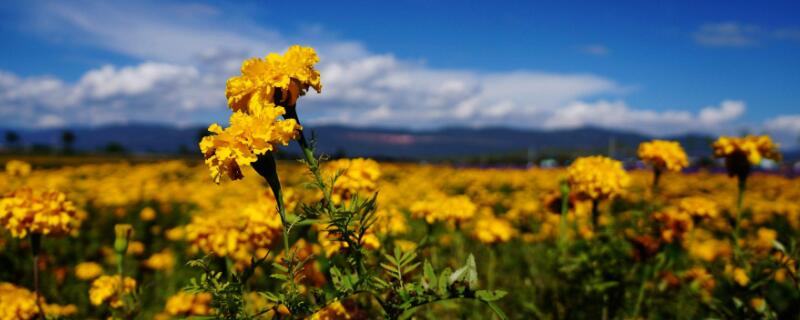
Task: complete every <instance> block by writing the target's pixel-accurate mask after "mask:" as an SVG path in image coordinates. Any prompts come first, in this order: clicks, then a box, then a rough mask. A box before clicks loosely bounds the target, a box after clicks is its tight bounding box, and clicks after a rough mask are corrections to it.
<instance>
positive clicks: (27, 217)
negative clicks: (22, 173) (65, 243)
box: [0, 188, 81, 238]
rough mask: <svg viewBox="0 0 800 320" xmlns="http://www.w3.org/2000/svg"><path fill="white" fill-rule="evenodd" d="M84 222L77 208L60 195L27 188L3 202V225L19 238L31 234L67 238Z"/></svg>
mask: <svg viewBox="0 0 800 320" xmlns="http://www.w3.org/2000/svg"><path fill="white" fill-rule="evenodd" d="M80 221H81V219H80V216H79V215H78V212H77V210H76V209H75V205H74V204H72V202H71V201H69V200H67V197H66V195H64V194H63V193H61V192H58V191H34V190H33V189H30V188H23V189H19V190H17V191H14V192H12V193H10V194H7V195H6V196H5V197H4V198H3V199H0V225H2V226H3V227H4V228H6V229H8V230H9V231H10V232H11V235H13V236H14V237H17V238H24V237H25V236H27V235H28V234H30V233H38V234H42V235H66V234H69V233H71V232H72V231H74V230H77V228H78V226H79V225H80Z"/></svg>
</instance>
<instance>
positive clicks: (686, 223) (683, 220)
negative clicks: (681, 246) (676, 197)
mask: <svg viewBox="0 0 800 320" xmlns="http://www.w3.org/2000/svg"><path fill="white" fill-rule="evenodd" d="M653 220H655V221H657V222H659V224H660V227H661V239H662V240H663V241H664V242H667V243H671V242H673V241H676V240H681V239H683V236H684V235H685V234H686V233H687V232H689V231H690V230H692V228H693V227H694V222H692V217H691V216H690V215H689V213H687V212H684V211H679V210H674V209H671V208H669V209H666V210H664V211H661V212H656V213H654V214H653Z"/></svg>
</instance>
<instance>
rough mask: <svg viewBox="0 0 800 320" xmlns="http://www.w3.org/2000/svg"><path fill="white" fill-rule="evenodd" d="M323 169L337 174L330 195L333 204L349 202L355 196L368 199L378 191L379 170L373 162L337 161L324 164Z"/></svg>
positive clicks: (368, 160) (364, 160) (369, 160)
mask: <svg viewBox="0 0 800 320" xmlns="http://www.w3.org/2000/svg"><path fill="white" fill-rule="evenodd" d="M325 169H326V170H327V171H328V172H331V173H337V172H338V173H339V177H338V178H337V179H336V183H334V185H333V192H332V194H331V198H332V199H331V200H332V201H333V202H334V203H341V202H342V201H347V200H350V199H351V198H352V197H354V196H356V195H360V196H362V197H369V196H372V194H373V193H375V192H376V191H378V179H380V177H381V168H380V165H378V162H376V161H375V160H372V159H364V158H356V159H339V160H336V161H331V162H328V163H326V164H325Z"/></svg>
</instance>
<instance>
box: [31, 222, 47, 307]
mask: <svg viewBox="0 0 800 320" xmlns="http://www.w3.org/2000/svg"><path fill="white" fill-rule="evenodd" d="M41 248H42V235H41V234H39V233H32V234H31V253H32V254H33V293H34V295H35V297H36V308H37V309H38V310H39V319H42V320H43V319H44V318H45V317H44V308H42V298H41V291H40V289H39V254H40V251H41Z"/></svg>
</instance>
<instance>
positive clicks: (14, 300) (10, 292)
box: [0, 282, 78, 320]
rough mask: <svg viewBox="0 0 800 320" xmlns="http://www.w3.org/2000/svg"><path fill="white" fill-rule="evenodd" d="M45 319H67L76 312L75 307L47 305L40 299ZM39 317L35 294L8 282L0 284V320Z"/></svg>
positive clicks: (25, 319) (20, 319)
mask: <svg viewBox="0 0 800 320" xmlns="http://www.w3.org/2000/svg"><path fill="white" fill-rule="evenodd" d="M39 301H40V302H41V303H42V309H44V314H45V316H47V318H51V317H52V318H59V317H68V316H71V315H74V314H76V313H77V312H78V308H77V307H76V306H75V305H71V304H70V305H57V304H47V303H46V302H45V301H44V298H42V297H40V298H39ZM38 315H39V308H38V307H37V306H36V294H35V293H33V292H31V291H30V290H28V289H25V288H22V287H18V286H15V285H13V284H11V283H8V282H0V320H27V319H35V318H36V317H37V316H38Z"/></svg>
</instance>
